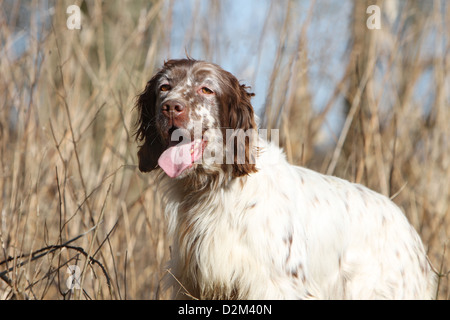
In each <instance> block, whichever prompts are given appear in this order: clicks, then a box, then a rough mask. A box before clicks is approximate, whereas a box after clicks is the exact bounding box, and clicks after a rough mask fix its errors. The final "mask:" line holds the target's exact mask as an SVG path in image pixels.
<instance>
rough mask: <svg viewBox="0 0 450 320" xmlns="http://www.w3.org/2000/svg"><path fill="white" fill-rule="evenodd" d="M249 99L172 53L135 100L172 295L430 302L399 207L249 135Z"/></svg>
mask: <svg viewBox="0 0 450 320" xmlns="http://www.w3.org/2000/svg"><path fill="white" fill-rule="evenodd" d="M252 95H253V94H251V93H249V92H248V91H247V87H246V86H244V85H241V84H239V81H238V80H237V79H236V78H235V77H234V76H233V75H232V74H230V73H229V72H227V71H224V70H223V69H221V68H220V67H219V66H217V65H215V64H211V63H207V62H203V61H195V60H192V59H182V60H170V61H168V62H166V63H165V64H164V66H163V68H162V69H161V70H160V71H159V72H158V73H157V74H156V75H155V76H154V77H153V78H152V79H151V80H150V81H149V82H148V84H147V86H146V88H145V90H144V91H143V93H142V94H140V95H139V97H138V101H137V108H138V112H139V119H138V129H137V138H138V140H139V141H141V142H142V143H141V146H140V150H139V152H138V157H139V169H140V170H141V171H143V172H149V171H152V170H158V171H159V172H160V175H159V178H160V179H162V182H163V183H161V186H163V187H162V188H164V192H162V194H163V196H164V200H165V210H166V216H167V218H168V220H169V228H170V232H171V234H172V236H173V239H174V244H173V246H172V255H173V257H172V261H171V265H170V268H171V270H172V273H173V275H174V276H175V278H176V281H175V280H174V281H172V284H173V285H174V287H175V297H178V298H183V297H186V296H184V295H183V293H184V294H188V295H191V296H194V297H196V298H200V299H429V298H432V297H433V296H434V294H435V292H434V290H435V289H434V287H435V274H434V272H433V271H432V269H431V267H430V264H429V262H428V260H427V257H426V253H425V250H424V248H423V245H422V242H421V240H420V238H419V236H418V234H417V233H416V231H415V230H414V229H413V227H412V226H411V225H410V224H409V223H408V221H407V219H406V218H405V216H404V214H403V213H402V211H401V210H400V209H399V208H398V207H397V206H396V205H395V204H394V203H393V202H392V201H390V200H389V199H388V198H386V197H385V196H382V195H380V194H378V193H376V192H373V191H371V190H369V189H367V188H365V187H364V186H361V185H357V184H353V183H350V182H348V181H345V180H342V179H339V178H336V177H331V176H325V175H322V174H319V173H317V172H314V171H311V170H308V169H305V168H301V167H296V166H293V165H291V164H289V163H288V162H287V161H286V159H285V156H284V155H283V153H282V151H281V150H280V149H279V148H278V147H277V146H275V145H273V144H271V143H268V142H265V141H263V140H262V139H260V137H258V132H257V131H256V129H257V128H256V124H255V119H254V114H253V108H252V105H251V103H250V99H251V97H252ZM230 130H231V131H230ZM161 169H162V170H161Z"/></svg>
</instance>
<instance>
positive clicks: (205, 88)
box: [202, 87, 214, 94]
mask: <svg viewBox="0 0 450 320" xmlns="http://www.w3.org/2000/svg"><path fill="white" fill-rule="evenodd" d="M202 93H203V94H213V93H214V92H213V91H212V90H211V89H209V88H207V87H203V88H202Z"/></svg>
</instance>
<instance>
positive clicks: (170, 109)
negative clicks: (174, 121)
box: [162, 100, 186, 119]
mask: <svg viewBox="0 0 450 320" xmlns="http://www.w3.org/2000/svg"><path fill="white" fill-rule="evenodd" d="M185 109H186V106H185V105H184V103H182V102H180V101H178V100H169V101H166V102H165V103H164V105H163V107H162V113H163V115H164V116H165V117H167V118H169V119H170V118H178V117H180V116H183V115H184V113H185Z"/></svg>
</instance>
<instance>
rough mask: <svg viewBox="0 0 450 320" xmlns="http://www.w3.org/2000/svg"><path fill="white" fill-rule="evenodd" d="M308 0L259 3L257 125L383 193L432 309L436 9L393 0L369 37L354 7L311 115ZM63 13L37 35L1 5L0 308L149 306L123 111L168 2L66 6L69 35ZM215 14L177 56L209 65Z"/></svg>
mask: <svg viewBox="0 0 450 320" xmlns="http://www.w3.org/2000/svg"><path fill="white" fill-rule="evenodd" d="M317 2H318V3H314V2H313V4H312V5H311V6H310V8H309V10H310V11H308V13H307V14H306V17H307V18H306V19H299V17H298V16H296V12H298V10H294V9H295V6H296V2H295V1H292V2H285V3H283V2H282V3H279V2H275V1H274V2H273V3H271V10H268V12H267V16H266V21H265V22H263V23H264V28H262V29H261V34H256V35H253V36H254V39H257V40H256V41H255V40H254V39H253V40H252V41H254V42H256V43H257V46H256V47H257V49H258V50H259V51H260V52H263V51H264V45H265V43H266V42H265V41H264V40H265V39H266V37H269V35H270V33H271V32H274V33H275V34H279V35H280V36H279V38H278V41H279V43H278V45H279V47H278V49H277V51H276V55H275V60H274V62H273V68H272V70H271V73H269V75H264V76H265V77H267V78H268V79H270V85H269V87H268V90H267V92H266V94H267V97H266V98H267V99H266V101H267V103H266V104H265V109H263V123H265V125H266V127H268V128H274V127H276V128H280V129H281V130H280V137H281V140H282V145H283V146H284V147H285V149H286V151H287V153H288V156H289V158H290V160H291V161H292V162H294V163H297V164H302V165H305V166H307V167H312V168H315V169H316V170H319V171H321V172H328V173H330V174H335V175H338V176H341V177H344V178H347V179H349V180H352V181H356V182H360V183H363V184H366V185H368V186H369V187H371V188H373V189H375V190H377V191H379V192H382V193H384V194H386V195H388V196H391V197H392V198H393V199H394V201H395V202H396V203H397V204H398V205H400V206H401V207H402V208H403V209H404V211H405V212H406V214H407V216H408V218H409V219H410V221H411V222H412V224H413V225H414V226H415V228H416V229H417V230H418V231H419V232H420V234H421V236H422V239H423V240H424V243H425V245H426V247H427V249H428V253H429V257H430V260H431V261H432V262H433V264H434V266H435V268H436V269H437V271H438V272H439V273H440V274H441V277H440V280H441V281H440V286H439V294H438V297H439V298H440V299H447V298H448V297H449V295H450V288H449V286H448V284H449V283H448V274H447V272H448V271H449V270H450V255H449V254H447V252H448V250H447V248H446V247H447V244H448V233H449V232H450V126H449V123H450V108H449V106H450V101H449V100H450V98H449V94H450V93H449V87H450V79H449V74H450V73H449V68H450V60H449V52H450V51H449V43H448V36H449V35H448V30H447V29H445V26H448V25H449V23H450V21H449V19H450V6H448V4H447V5H444V1H442V2H441V1H433V2H431V4H429V5H427V6H423V5H422V6H420V5H419V2H418V1H409V2H405V3H406V5H404V7H403V8H404V10H402V11H401V12H400V13H399V18H398V20H397V21H398V22H397V26H396V27H395V28H394V26H393V25H389V24H385V25H383V28H382V30H379V31H375V32H373V31H372V32H371V31H369V30H365V28H358V27H356V26H357V24H358V23H361V21H359V22H358V19H360V20H361V19H363V20H364V21H363V22H362V23H364V25H365V19H366V18H367V15H366V14H365V12H364V10H365V8H366V7H367V3H364V1H357V2H356V3H359V4H358V5H356V6H355V7H354V9H353V18H354V19H353V22H352V23H351V25H352V26H355V27H354V28H353V29H352V28H350V29H351V31H350V35H349V37H350V38H351V39H352V40H353V41H351V42H350V43H351V44H350V45H349V46H348V51H347V52H346V54H345V57H346V59H345V60H343V61H342V63H343V64H345V65H346V68H344V69H345V72H344V73H343V75H342V77H338V78H337V79H333V81H334V88H335V89H334V93H333V94H331V95H330V97H329V99H328V101H327V103H325V104H324V105H323V106H321V108H316V107H315V106H314V103H313V97H314V96H315V94H316V92H315V90H314V89H315V88H314V87H313V85H311V83H310V82H311V78H310V74H311V70H312V69H313V67H314V63H315V61H313V62H311V57H310V55H309V50H310V49H311V44H310V43H308V37H306V36H305V35H306V34H307V33H308V30H310V27H311V22H312V21H314V19H319V18H320V16H321V15H320V10H321V8H322V6H321V5H320V2H321V1H317ZM388 2H391V1H388ZM18 3H19V4H18ZM208 3H209V2H208ZM71 4H73V2H72V1H56V2H55V4H54V14H53V15H52V16H51V19H49V21H50V22H49V23H48V24H47V25H45V24H44V25H42V24H39V23H38V21H36V16H35V15H31V16H29V17H27V16H25V18H24V17H23V16H22V11H21V10H20V2H15V1H2V0H0V7H2V8H6V9H4V10H6V11H3V12H0V24H1V28H0V41H1V43H2V49H1V50H2V51H1V56H0V74H1V75H2V76H1V77H0V197H1V198H0V208H1V219H0V241H1V251H0V299H12V298H16V299H21V298H29V299H63V298H64V299H153V298H155V297H156V294H157V292H158V288H159V284H160V279H161V277H162V276H163V274H164V273H165V271H164V263H165V261H166V260H167V259H168V256H169V241H168V239H166V235H165V223H164V220H163V218H162V215H161V212H160V203H159V200H158V199H159V197H158V195H157V194H156V190H155V187H154V184H153V183H152V179H151V177H150V176H148V175H142V174H140V173H139V172H138V170H137V168H136V166H135V164H136V144H135V142H134V138H133V123H134V115H133V113H132V106H133V104H134V98H135V96H136V94H137V93H138V92H139V91H140V90H142V88H143V85H144V84H145V82H146V81H147V80H148V78H149V77H150V75H151V74H152V73H153V71H154V68H155V67H157V66H158V65H159V64H160V63H161V61H162V60H163V59H165V58H167V55H168V52H170V50H171V49H170V48H171V43H170V41H171V40H170V38H169V37H168V35H169V34H170V31H171V28H172V21H171V18H168V17H170V16H171V12H172V9H173V6H174V3H173V2H172V1H169V2H162V1H156V0H155V1H152V2H151V3H149V2H148V1H144V0H142V1H132V2H131V1H107V2H102V1H86V2H84V1H79V4H80V5H82V9H83V20H82V30H81V31H70V30H68V29H67V28H66V19H67V14H66V13H65V11H66V8H67V6H69V5H71ZM22 5H24V6H29V8H30V9H31V11H33V12H38V11H39V10H41V9H42V8H41V3H40V2H39V1H32V2H29V3H28V2H27V3H26V4H22ZM379 5H380V6H381V7H382V8H385V9H386V10H388V8H386V7H385V6H387V4H386V3H385V4H383V3H381V2H380V3H379ZM424 7H425V8H424ZM222 9H223V8H222V7H221V4H220V3H218V2H214V3H213V4H212V5H209V6H208V7H207V8H206V10H203V11H201V12H200V11H199V12H197V13H195V12H194V14H193V15H192V17H193V21H192V22H191V25H190V27H189V28H187V31H186V34H185V36H184V41H185V44H184V45H185V47H186V48H187V49H188V50H189V51H190V53H191V54H195V53H196V52H200V53H201V54H199V55H201V56H200V57H196V58H205V59H206V58H208V59H209V58H211V59H216V61H215V62H219V63H220V59H219V58H216V57H219V56H220V55H219V53H216V52H217V51H220V49H222V48H223V46H224V44H221V43H220V37H219V33H218V32H217V30H220V27H221V23H222V22H223V20H225V18H223V19H221V18H220V17H222V16H223V15H224V13H223V10H222ZM361 10H363V11H362V13H361ZM211 16H212V17H215V18H214V23H215V24H214V26H213V27H211V25H209V22H208V21H209V19H208V17H211ZM199 17H201V18H200V19H199ZM194 18H196V20H194ZM21 19H29V20H30V22H29V28H28V31H29V35H30V37H29V42H28V44H27V47H26V50H25V52H24V53H23V54H22V55H20V56H19V57H12V56H11V54H8V53H9V52H10V51H9V50H10V48H11V43H10V42H9V41H10V40H11V35H13V33H14V32H15V31H17V27H18V25H19V24H20V22H21ZM209 27H211V28H212V29H214V30H215V31H214V30H211V32H210V33H207V32H204V33H201V34H200V36H199V37H200V41H196V39H197V38H195V36H194V35H195V33H196V32H197V31H199V30H209V29H208V28H209ZM271 30H272V31H271ZM273 30H275V31H273ZM293 30H296V32H292V31H293ZM446 37H447V38H446ZM430 39H431V40H430ZM445 39H447V40H445ZM194 40H195V41H194ZM197 40H198V39H197ZM316 41H320V39H317V40H316ZM446 41H447V42H446ZM430 46H431V47H432V49H431V50H430ZM430 51H431V52H434V54H433V55H430V54H429V52H430ZM329 53H330V54H332V52H329ZM260 58H261V57H260V56H258V57H257V58H256V60H257V62H256V63H260ZM252 63H255V61H254V60H253V61H252ZM320 69H321V72H323V75H324V77H325V76H327V72H330V71H329V70H327V69H326V64H324V65H322V67H321V68H320ZM235 73H236V72H235ZM259 76H263V75H262V74H260V75H259ZM241 79H242V77H241ZM424 88H425V89H424ZM418 93H419V94H418ZM342 101H343V103H340V102H342ZM342 105H344V115H345V120H344V128H345V130H342V131H340V132H335V136H333V135H331V137H332V139H331V142H332V143H324V138H323V131H324V129H325V131H326V132H333V131H332V130H331V129H329V127H330V122H329V121H330V118H329V115H330V114H331V113H332V112H333V111H335V110H336V109H337V108H339V107H340V106H342ZM300 106H301V107H300ZM333 139H334V141H333ZM69 265H77V266H79V268H80V270H81V271H82V274H81V275H82V276H81V281H82V288H83V290H74V291H73V292H72V291H71V290H68V288H67V285H66V281H67V279H68V277H69V274H68V273H67V270H68V266H69ZM158 298H166V296H165V295H160V296H158Z"/></svg>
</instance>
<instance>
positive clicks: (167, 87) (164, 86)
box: [159, 84, 172, 92]
mask: <svg viewBox="0 0 450 320" xmlns="http://www.w3.org/2000/svg"><path fill="white" fill-rule="evenodd" d="M170 89H172V87H171V86H170V85H168V84H163V85H161V87H159V91H164V92H165V91H169V90H170Z"/></svg>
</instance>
